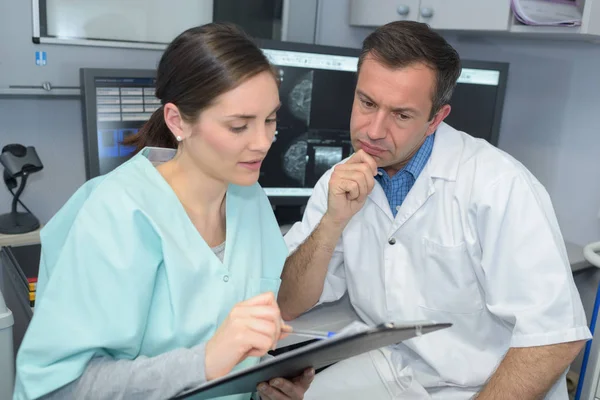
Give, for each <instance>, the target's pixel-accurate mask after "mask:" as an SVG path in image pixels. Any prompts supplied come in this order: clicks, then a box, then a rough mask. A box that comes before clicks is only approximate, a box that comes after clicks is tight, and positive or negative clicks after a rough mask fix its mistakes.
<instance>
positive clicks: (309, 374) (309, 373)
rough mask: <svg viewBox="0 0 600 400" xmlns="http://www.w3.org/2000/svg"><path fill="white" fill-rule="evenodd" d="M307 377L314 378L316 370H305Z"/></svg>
mask: <svg viewBox="0 0 600 400" xmlns="http://www.w3.org/2000/svg"><path fill="white" fill-rule="evenodd" d="M304 375H305V376H306V377H307V378H312V377H313V376H314V375H315V370H314V369H311V370H308V371H306V372H305V374H304Z"/></svg>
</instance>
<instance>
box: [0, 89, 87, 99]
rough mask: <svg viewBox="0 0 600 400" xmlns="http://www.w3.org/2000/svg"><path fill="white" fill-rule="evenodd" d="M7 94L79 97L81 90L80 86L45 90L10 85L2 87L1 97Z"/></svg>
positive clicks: (17, 95) (14, 95) (11, 95)
mask: <svg viewBox="0 0 600 400" xmlns="http://www.w3.org/2000/svg"><path fill="white" fill-rule="evenodd" d="M6 96H10V97H19V96H26V97H73V98H79V97H81V90H80V89H79V88H69V89H63V88H59V89H56V88H53V89H51V90H45V89H42V88H41V87H40V88H25V87H23V88H21V87H18V88H15V87H8V88H0V97H6Z"/></svg>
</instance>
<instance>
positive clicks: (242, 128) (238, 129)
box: [229, 125, 248, 133]
mask: <svg viewBox="0 0 600 400" xmlns="http://www.w3.org/2000/svg"><path fill="white" fill-rule="evenodd" d="M247 128H248V125H244V126H232V127H231V128H229V129H230V130H231V132H233V133H241V132H243V131H245V130H246V129H247Z"/></svg>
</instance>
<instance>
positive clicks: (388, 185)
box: [375, 133, 435, 217]
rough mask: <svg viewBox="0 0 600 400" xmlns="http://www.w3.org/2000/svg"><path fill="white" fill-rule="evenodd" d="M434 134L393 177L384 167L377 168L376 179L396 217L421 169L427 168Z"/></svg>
mask: <svg viewBox="0 0 600 400" xmlns="http://www.w3.org/2000/svg"><path fill="white" fill-rule="evenodd" d="M434 136H435V133H434V134H433V135H429V136H428V137H427V139H425V141H424V142H423V144H422V145H421V147H420V148H419V150H418V151H417V152H416V154H415V155H414V156H413V157H412V158H411V159H410V161H409V162H408V164H406V165H405V166H404V168H402V169H401V170H400V171H398V172H397V173H396V174H395V175H394V176H393V177H391V178H390V177H389V175H388V174H387V172H385V171H384V170H383V169H381V168H378V169H377V171H378V173H377V176H376V177H375V179H377V182H379V184H380V185H381V187H382V188H383V191H384V192H385V196H386V197H387V199H388V202H389V203H390V207H391V209H392V214H393V215H394V217H396V214H397V213H398V209H399V208H400V206H401V205H402V203H403V202H404V199H405V198H406V196H407V195H408V192H409V191H410V189H411V188H412V187H413V185H414V184H415V181H416V180H417V177H418V176H419V174H420V173H421V171H423V168H425V164H427V160H429V156H430V155H431V151H432V150H433V141H434V140H435V138H434Z"/></svg>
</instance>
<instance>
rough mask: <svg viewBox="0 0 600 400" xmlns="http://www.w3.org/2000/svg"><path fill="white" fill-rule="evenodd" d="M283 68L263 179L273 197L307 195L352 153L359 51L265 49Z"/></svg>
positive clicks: (264, 186) (265, 186) (261, 176)
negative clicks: (354, 54) (279, 104)
mask: <svg viewBox="0 0 600 400" xmlns="http://www.w3.org/2000/svg"><path fill="white" fill-rule="evenodd" d="M263 51H264V52H265V54H266V55H267V57H268V58H269V60H270V61H271V63H272V64H273V65H275V68H276V70H277V72H278V74H279V79H280V86H279V97H280V100H281V108H280V109H279V111H278V112H277V130H276V133H275V137H274V140H273V145H272V146H271V150H270V151H269V153H268V154H267V157H266V158H265V160H264V162H263V166H262V168H261V172H260V178H259V183H260V184H261V186H262V187H263V188H264V189H265V192H266V193H267V195H269V196H271V197H306V196H310V194H311V192H312V187H313V186H314V185H315V183H317V180H318V179H319V178H320V177H321V175H323V173H324V172H325V171H327V170H328V169H329V168H330V167H331V166H332V165H334V164H336V163H338V162H340V161H342V160H343V159H344V158H346V157H348V156H349V155H350V154H351V153H352V145H351V143H350V134H349V126H350V111H351V105H352V98H353V96H354V86H355V83H356V60H357V58H356V56H345V55H335V54H320V53H315V52H306V51H290V50H278V49H263Z"/></svg>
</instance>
